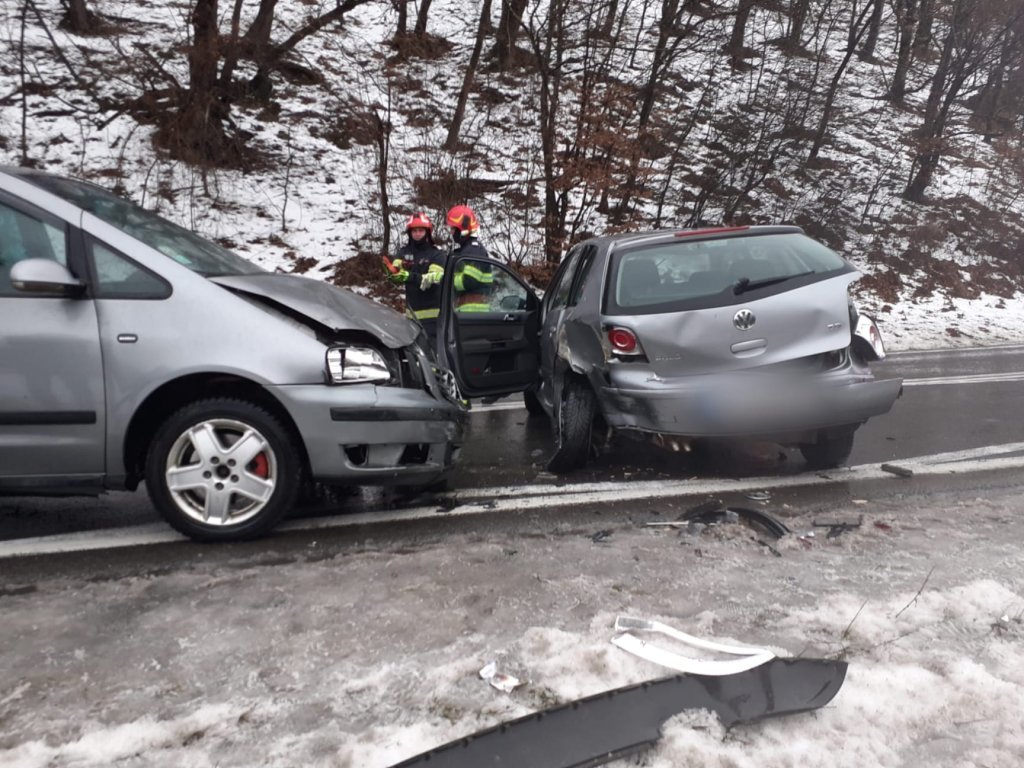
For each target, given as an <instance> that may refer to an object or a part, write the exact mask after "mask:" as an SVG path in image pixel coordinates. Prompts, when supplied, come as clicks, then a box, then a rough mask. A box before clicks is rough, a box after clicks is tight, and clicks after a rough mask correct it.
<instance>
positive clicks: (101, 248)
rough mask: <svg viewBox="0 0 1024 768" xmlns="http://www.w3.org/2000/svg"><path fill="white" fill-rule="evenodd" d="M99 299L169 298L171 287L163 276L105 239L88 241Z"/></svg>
mask: <svg viewBox="0 0 1024 768" xmlns="http://www.w3.org/2000/svg"><path fill="white" fill-rule="evenodd" d="M89 254H90V257H91V258H92V265H93V271H94V273H95V275H96V298H98V299H166V298H167V297H168V296H170V295H171V287H170V285H168V284H167V282H166V281H164V279H163V278H161V277H158V276H157V275H155V274H153V273H152V272H150V271H149V270H148V269H146V268H145V267H143V266H141V265H139V264H138V263H136V262H134V261H132V260H131V259H129V258H128V257H127V256H124V255H122V254H120V253H118V252H117V251H115V250H113V249H111V248H109V247H107V246H106V245H104V244H103V243H100V242H98V241H95V240H92V241H90V243H89Z"/></svg>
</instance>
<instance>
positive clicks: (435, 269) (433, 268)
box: [427, 264, 444, 275]
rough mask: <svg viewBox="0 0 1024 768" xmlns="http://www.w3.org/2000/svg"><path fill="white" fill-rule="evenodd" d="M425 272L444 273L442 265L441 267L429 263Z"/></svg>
mask: <svg viewBox="0 0 1024 768" xmlns="http://www.w3.org/2000/svg"><path fill="white" fill-rule="evenodd" d="M427 273H428V274H432V273H437V274H439V275H443V274H444V267H442V266H441V265H440V264H431V265H430V267H429V268H428V269H427Z"/></svg>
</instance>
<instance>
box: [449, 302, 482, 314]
mask: <svg viewBox="0 0 1024 768" xmlns="http://www.w3.org/2000/svg"><path fill="white" fill-rule="evenodd" d="M455 311H456V312H490V311H491V305H490V304H476V303H473V304H459V306H457V307H456V308H455Z"/></svg>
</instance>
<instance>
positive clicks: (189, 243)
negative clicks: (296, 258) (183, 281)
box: [19, 173, 266, 277]
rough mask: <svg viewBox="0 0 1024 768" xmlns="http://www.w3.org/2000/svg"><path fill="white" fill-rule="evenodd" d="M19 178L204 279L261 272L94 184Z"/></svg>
mask: <svg viewBox="0 0 1024 768" xmlns="http://www.w3.org/2000/svg"><path fill="white" fill-rule="evenodd" d="M19 176H20V177H21V178H22V179H24V180H25V181H28V182H31V183H32V184H35V185H36V186H38V187H41V188H43V189H45V190H46V191H47V192H52V193H53V194H55V195H57V196H59V197H62V198H64V199H65V200H67V201H68V202H69V203H72V204H73V205H77V206H78V207H79V208H83V209H84V210H86V211H88V212H89V213H91V214H93V215H94V216H96V217H97V218H100V219H102V220H103V221H105V222H106V223H107V224H110V225H111V226H113V227H116V228H117V229H119V230H121V231H122V232H124V233H125V234H128V235H131V236H132V237H134V238H136V239H137V240H141V241H142V242H144V243H145V244H146V245H148V246H150V247H152V248H155V249H156V250H158V251H160V253H162V254H164V256H167V257H168V258H170V259H174V260H175V261H176V262H178V263H179V264H182V265H184V266H186V267H188V268H189V269H191V270H192V271H193V272H198V273H199V274H201V275H204V276H206V277H212V276H214V275H252V274H258V273H262V272H265V271H266V270H264V269H262V268H260V267H259V266H257V265H256V264H253V263H252V262H250V261H247V260H245V259H243V258H242V257H241V256H239V255H238V254H235V253H232V252H231V251H229V250H228V249H227V248H223V247H221V246H219V245H217V244H216V243H213V242H211V241H209V240H207V239H205V238H203V237H200V236H199V235H197V234H195V233H194V232H191V231H189V230H187V229H185V228H184V227H180V226H178V225H177V224H174V223H172V222H170V221H167V219H165V218H163V217H161V216H158V215H157V214H155V213H153V212H152V211H147V210H146V209H145V208H142V207H141V206H138V205H136V204H135V203H132V202H129V201H128V200H125V199H124V198H122V197H118V196H117V195H115V194H114V193H113V192H109V191H108V190H106V189H103V188H102V187H98V186H96V185H95V184H90V183H88V182H84V181H79V180H77V179H68V178H63V177H60V176H49V175H45V174H38V173H24V174H19Z"/></svg>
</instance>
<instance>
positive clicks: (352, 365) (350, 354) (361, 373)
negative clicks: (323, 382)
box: [327, 347, 391, 384]
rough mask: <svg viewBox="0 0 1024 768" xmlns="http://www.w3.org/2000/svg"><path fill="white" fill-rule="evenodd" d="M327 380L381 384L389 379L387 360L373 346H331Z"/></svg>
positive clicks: (344, 382)
mask: <svg viewBox="0 0 1024 768" xmlns="http://www.w3.org/2000/svg"><path fill="white" fill-rule="evenodd" d="M327 380H328V381H329V382H330V383H332V384H367V383H378V384H383V383H386V382H388V381H391V369H390V368H388V364H387V361H386V360H385V359H384V356H383V355H381V353H380V352H378V351H377V350H376V349H374V348H373V347H331V348H330V349H328V350H327Z"/></svg>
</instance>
